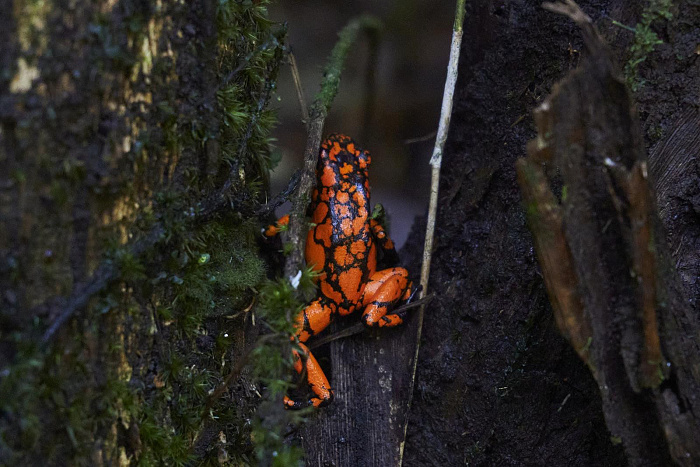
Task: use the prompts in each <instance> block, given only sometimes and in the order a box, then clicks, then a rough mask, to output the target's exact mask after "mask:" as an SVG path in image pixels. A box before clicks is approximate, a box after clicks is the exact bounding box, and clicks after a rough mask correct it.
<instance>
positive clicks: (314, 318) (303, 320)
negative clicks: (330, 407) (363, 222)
mask: <svg viewBox="0 0 700 467" xmlns="http://www.w3.org/2000/svg"><path fill="white" fill-rule="evenodd" d="M332 315H333V309H332V308H331V307H330V306H329V305H328V304H327V303H326V301H325V300H324V299H323V298H320V299H318V300H315V301H313V302H312V303H311V304H310V305H309V306H307V307H306V308H304V310H303V311H302V312H301V313H299V316H298V317H297V334H296V337H297V338H298V339H299V347H300V348H301V350H302V352H303V353H304V356H303V357H302V356H301V355H299V352H297V351H296V350H294V351H293V352H294V369H295V370H296V371H297V373H299V374H301V373H302V372H303V371H304V369H306V378H307V381H308V383H309V386H310V387H311V390H312V391H313V393H314V394H315V397H312V398H310V399H309V400H307V401H302V400H294V399H291V398H289V397H287V396H285V397H284V406H285V408H288V409H301V408H303V407H308V406H310V405H313V406H314V407H323V406H324V405H327V404H329V403H330V402H331V401H332V400H333V391H332V390H331V385H330V383H329V382H328V378H326V375H325V373H323V370H322V369H321V366H320V365H319V364H318V362H317V361H316V358H315V357H314V355H313V354H312V353H311V351H310V350H309V348H308V347H307V346H306V345H304V342H306V341H308V340H309V339H310V338H311V337H312V336H314V335H316V334H318V333H319V332H321V331H323V330H324V329H326V328H327V327H328V325H329V324H330V323H331V317H332Z"/></svg>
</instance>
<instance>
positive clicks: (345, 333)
mask: <svg viewBox="0 0 700 467" xmlns="http://www.w3.org/2000/svg"><path fill="white" fill-rule="evenodd" d="M433 297H434V295H433V294H430V295H426V296H425V297H423V298H421V299H420V300H416V301H415V302H412V303H406V304H405V305H402V306H400V307H398V308H395V309H394V310H392V313H404V312H406V311H408V310H410V309H411V308H416V307H419V306H423V305H427V304H428V302H429V301H430V300H432V299H433ZM366 329H369V328H368V327H367V326H366V325H365V324H362V323H356V324H353V325H352V326H350V327H347V328H345V329H342V330H340V331H338V332H336V333H333V334H330V335H328V336H325V337H323V338H321V339H317V340H314V341H313V342H312V343H311V344H307V345H308V347H309V349H310V350H313V349H316V348H318V347H321V346H322V345H325V344H328V343H329V342H333V341H335V340H338V339H343V338H345V337H350V336H354V335H355V334H360V333H362V332H364V331H365V330H366Z"/></svg>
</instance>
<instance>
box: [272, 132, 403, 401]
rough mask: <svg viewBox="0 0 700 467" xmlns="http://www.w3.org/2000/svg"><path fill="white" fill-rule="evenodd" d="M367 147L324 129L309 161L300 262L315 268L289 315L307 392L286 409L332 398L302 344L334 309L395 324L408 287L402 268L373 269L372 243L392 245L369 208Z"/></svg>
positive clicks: (390, 248) (390, 251)
mask: <svg viewBox="0 0 700 467" xmlns="http://www.w3.org/2000/svg"><path fill="white" fill-rule="evenodd" d="M370 162H371V157H370V155H369V152H367V151H363V150H361V149H359V148H357V147H356V145H355V143H354V142H353V141H352V139H350V138H349V137H347V136H345V135H337V134H334V135H330V136H329V137H328V138H327V139H326V140H325V141H324V142H323V144H322V145H321V152H320V155H319V160H318V165H317V167H316V176H317V179H318V180H317V187H316V189H314V191H313V194H312V198H311V205H310V206H309V211H310V213H311V221H312V222H313V223H314V224H315V227H313V228H312V229H311V230H310V231H309V235H308V237H307V240H306V252H305V253H306V255H305V257H306V263H307V264H310V265H312V266H313V269H314V271H316V272H317V273H318V282H317V283H318V288H319V296H318V298H317V299H316V300H314V301H313V302H311V304H309V305H308V306H307V307H306V308H305V309H304V310H303V311H302V312H301V313H300V314H299V316H298V318H297V334H296V336H295V337H296V338H297V339H298V340H299V343H300V347H301V349H302V351H303V352H304V353H305V357H306V358H305V359H303V360H302V358H301V356H300V355H299V353H298V352H296V351H295V352H294V357H295V363H294V367H295V369H296V371H297V372H299V373H302V371H303V370H304V366H305V367H306V374H307V378H308V382H309V386H310V387H311V390H312V391H313V393H314V396H313V397H311V398H310V399H309V400H308V401H299V400H292V399H290V398H288V397H285V399H284V404H285V407H286V408H290V409H299V408H302V407H305V406H308V405H313V406H315V407H321V406H324V405H326V404H328V403H330V402H331V401H332V400H333V391H332V390H331V387H330V384H329V382H328V379H327V378H326V375H325V374H324V373H323V370H321V367H320V366H319V365H318V362H317V361H316V359H315V358H314V356H313V354H312V353H311V352H310V351H309V349H308V347H306V346H305V345H304V342H307V341H308V340H309V339H310V338H311V337H312V336H315V335H316V334H318V333H320V332H321V331H323V330H324V329H325V328H326V327H328V325H329V324H330V323H331V321H332V320H333V318H334V317H335V316H336V315H341V316H344V315H348V314H350V313H352V312H354V311H355V310H357V309H358V308H360V309H362V310H363V312H362V320H363V322H364V323H365V324H366V325H367V326H379V327H384V326H396V325H398V324H401V323H402V322H403V319H402V316H400V315H399V314H396V313H389V311H390V309H391V308H392V307H393V305H394V304H396V303H397V302H399V301H401V300H407V299H408V297H409V296H410V293H411V282H410V281H409V280H408V271H406V269H404V268H390V269H383V270H380V271H377V248H380V249H382V250H383V251H384V254H385V255H389V256H392V257H396V250H395V249H394V244H393V242H392V241H391V239H389V237H388V236H387V234H386V232H385V230H384V227H383V226H382V225H381V224H379V222H377V221H376V220H374V219H370V212H369V206H370V204H369V181H368V177H367V170H368V168H369V165H370ZM288 222H289V216H284V217H283V218H281V219H280V220H279V221H278V222H277V226H270V227H269V228H268V229H267V230H266V231H265V235H267V236H273V235H276V234H277V233H278V232H279V230H280V229H279V227H280V226H282V225H286V224H287V223H288Z"/></svg>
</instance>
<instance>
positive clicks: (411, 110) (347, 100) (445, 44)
mask: <svg viewBox="0 0 700 467" xmlns="http://www.w3.org/2000/svg"><path fill="white" fill-rule="evenodd" d="M362 14H370V15H373V16H375V17H377V18H378V19H379V20H380V21H381V22H382V24H383V26H384V29H383V31H382V34H381V36H380V39H379V47H378V54H377V62H376V100H375V103H374V106H375V107H374V109H375V110H374V113H373V117H372V119H371V124H370V127H369V131H368V132H367V138H366V141H364V140H361V139H360V137H361V134H362V133H363V128H362V122H363V112H364V93H365V91H366V86H365V74H366V72H367V68H368V66H369V64H368V55H369V54H368V50H369V43H368V39H367V37H366V36H363V35H361V36H360V38H359V41H358V42H357V43H356V45H355V46H354V49H353V50H352V52H351V53H350V55H349V57H348V61H347V64H346V68H345V70H344V72H343V75H342V78H341V85H340V92H339V93H338V96H337V97H336V99H335V100H334V101H333V106H332V108H331V112H330V115H329V117H328V120H327V121H326V126H325V131H324V134H329V133H332V132H342V133H346V134H348V135H349V136H351V137H353V138H355V139H356V141H357V142H358V143H359V144H360V145H361V146H362V147H364V148H366V149H369V150H370V151H371V153H372V155H373V158H372V167H371V178H370V181H371V186H372V202H373V203H382V204H383V205H384V207H385V208H387V210H388V212H389V215H390V219H391V234H392V236H393V237H394V240H395V241H396V243H397V246H399V247H400V246H401V245H402V244H403V243H404V241H405V239H406V236H407V235H408V231H409V229H410V227H411V224H412V223H413V219H414V217H415V216H416V215H423V214H424V213H425V211H426V208H427V199H428V187H429V167H428V160H429V158H430V155H431V153H432V148H433V142H434V132H435V131H436V130H437V124H438V118H439V115H440V104H441V101H442V92H443V86H444V84H445V77H446V71H447V61H448V58H449V47H450V39H451V35H452V22H453V18H454V5H453V4H452V2H427V1H415V0H411V1H405V2H401V1H389V0H382V1H366V0H365V1H362V0H355V1H348V2H332V1H331V2H329V1H307V2H279V3H276V4H273V5H271V7H270V16H271V18H272V19H274V20H276V21H279V22H286V23H287V24H288V27H289V30H288V32H289V35H288V43H289V46H290V47H291V49H292V51H293V52H294V55H295V56H296V60H297V64H298V66H299V69H300V74H301V80H302V85H303V87H304V93H305V96H306V100H307V105H310V103H311V102H312V100H313V98H314V96H315V94H316V92H317V91H318V90H319V88H320V82H321V78H322V71H323V66H324V65H325V63H326V58H327V57H328V55H329V54H330V52H331V49H332V48H333V45H334V44H335V42H336V40H337V35H338V33H339V32H340V30H341V29H342V28H343V27H344V26H345V25H346V24H347V22H348V21H350V20H351V19H352V18H354V17H356V16H359V15H362ZM272 107H273V108H276V109H277V110H278V114H277V115H278V118H279V124H278V126H277V128H276V130H275V131H274V136H275V137H276V138H277V140H278V141H277V143H276V144H277V149H278V151H279V152H280V153H281V155H282V160H281V162H280V164H279V166H278V167H277V168H276V169H275V171H274V172H273V174H272V193H273V194H274V193H276V192H277V191H279V190H281V189H282V188H283V187H284V186H285V185H286V183H287V180H289V176H290V175H291V172H292V171H293V170H294V169H295V168H296V167H299V166H300V165H301V160H302V153H303V150H304V145H305V142H306V131H305V129H304V126H303V124H302V122H301V112H300V107H299V101H298V99H297V94H296V91H295V89H294V83H293V80H292V74H291V71H290V69H289V67H285V68H283V69H282V70H281V72H280V75H279V81H278V99H277V100H276V101H273V102H272ZM431 136H432V137H431ZM416 138H424V139H423V140H422V141H418V142H410V141H409V142H407V140H411V139H416Z"/></svg>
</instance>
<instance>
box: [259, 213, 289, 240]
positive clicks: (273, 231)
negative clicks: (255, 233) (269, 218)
mask: <svg viewBox="0 0 700 467" xmlns="http://www.w3.org/2000/svg"><path fill="white" fill-rule="evenodd" d="M288 224H289V214H287V215H285V216H282V217H280V218H279V219H278V220H277V223H276V224H273V225H268V226H267V228H265V229H263V231H262V234H263V235H264V236H266V237H274V236H275V235H278V234H279V233H280V232H281V231H282V230H283V229H285V228H286V227H287V225H288Z"/></svg>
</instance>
